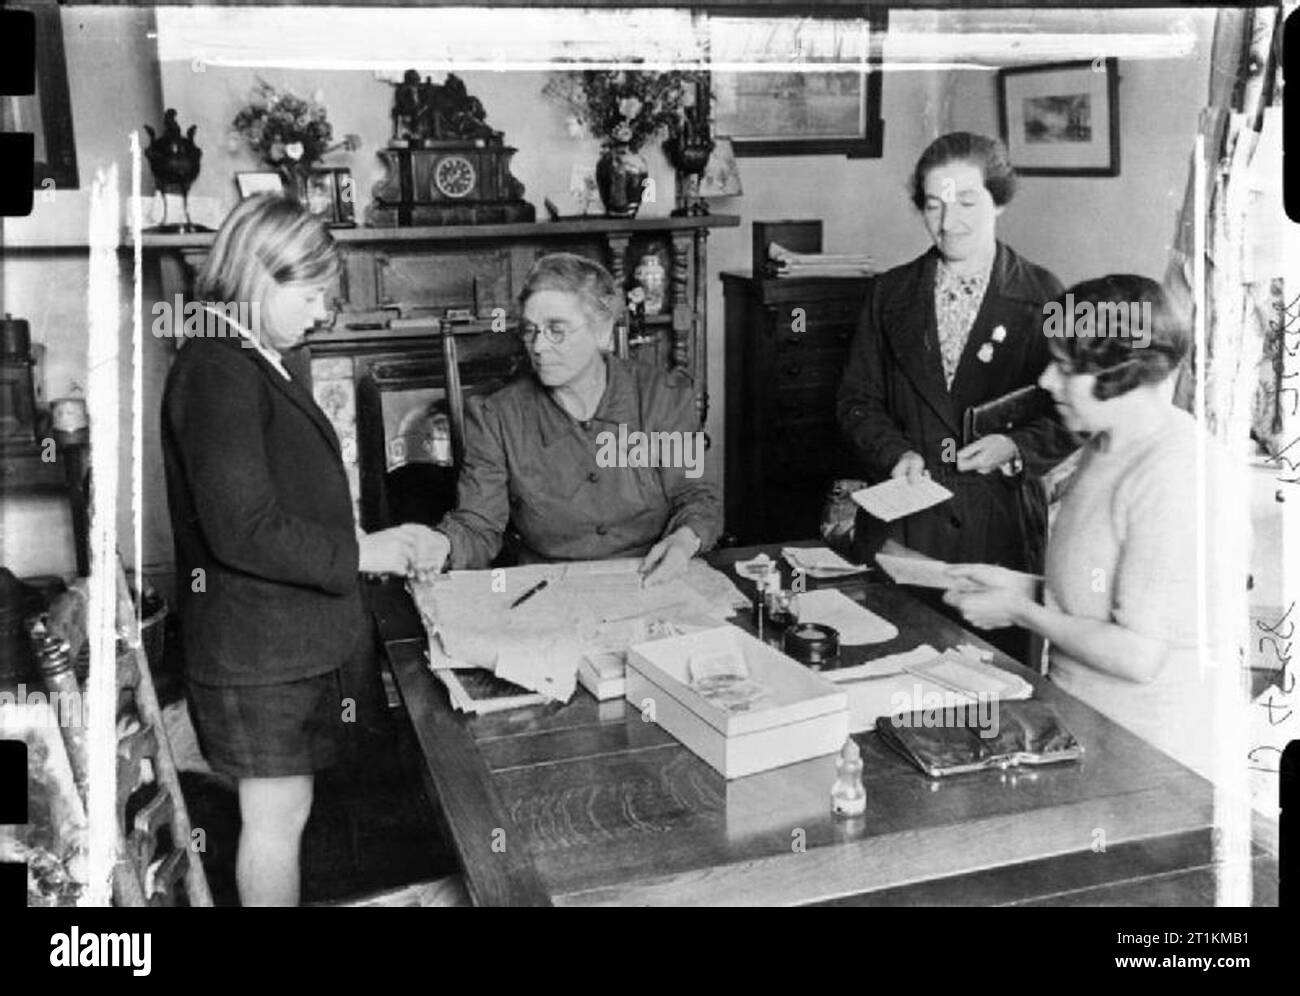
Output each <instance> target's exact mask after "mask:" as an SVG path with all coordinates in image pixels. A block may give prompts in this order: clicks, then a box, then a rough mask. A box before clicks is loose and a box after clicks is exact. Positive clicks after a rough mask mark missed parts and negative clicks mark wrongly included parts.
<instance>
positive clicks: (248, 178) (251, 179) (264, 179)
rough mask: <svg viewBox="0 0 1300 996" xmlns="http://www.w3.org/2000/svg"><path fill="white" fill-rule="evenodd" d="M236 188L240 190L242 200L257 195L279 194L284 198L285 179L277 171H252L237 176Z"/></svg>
mask: <svg viewBox="0 0 1300 996" xmlns="http://www.w3.org/2000/svg"><path fill="white" fill-rule="evenodd" d="M235 187H236V188H237V189H238V190H239V198H240V200H244V199H246V198H249V197H252V196H254V195H255V194H278V195H280V196H281V197H283V196H284V177H282V176H281V175H280V174H279V173H277V172H276V171H275V170H273V169H272V170H250V171H248V172H243V173H236V174H235Z"/></svg>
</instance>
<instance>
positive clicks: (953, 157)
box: [837, 132, 1075, 657]
mask: <svg viewBox="0 0 1300 996" xmlns="http://www.w3.org/2000/svg"><path fill="white" fill-rule="evenodd" d="M1014 190H1015V173H1014V172H1013V170H1012V168H1011V164H1010V162H1009V161H1008V159H1007V154H1006V150H1005V149H1004V148H1003V146H1002V145H1001V143H999V142H997V141H995V140H994V139H991V138H986V137H984V136H982V135H973V134H971V133H969V132H953V133H951V134H948V135H943V136H941V137H940V138H938V139H936V140H935V141H934V142H932V143H931V144H930V146H929V147H928V148H927V149H926V150H925V152H924V153H922V155H921V158H920V160H918V162H917V164H916V168H915V169H914V171H913V174H912V200H913V203H914V204H915V205H916V207H917V209H918V210H919V211H920V213H921V220H922V222H923V223H924V225H925V229H926V231H927V232H928V233H929V235H930V238H931V240H932V241H933V243H934V246H933V247H932V248H931V249H930V250H929V251H928V252H926V253H925V254H924V255H922V256H920V257H918V258H917V259H914V260H913V261H912V262H910V263H905V264H903V265H902V266H899V267H896V268H895V269H893V270H890V271H888V272H887V273H884V274H882V275H881V276H880V277H878V278H877V279H876V280H875V281H874V282H873V284H872V287H871V290H870V292H869V293H868V296H867V301H866V305H865V307H864V309H863V313H862V319H861V322H860V325H859V328H858V333H857V336H856V337H855V339H854V341H853V345H852V348H851V349H850V351H849V361H848V366H847V368H846V370H845V374H844V380H843V382H842V383H841V385H840V391H839V398H838V403H837V413H838V416H839V422H840V426H841V428H842V429H843V431H844V434H845V436H846V438H847V440H848V443H849V444H850V446H851V449H852V452H853V453H854V454H855V456H856V457H857V459H858V460H859V461H860V463H861V468H862V470H863V472H864V475H865V476H866V478H867V479H868V480H869V481H871V482H872V483H879V482H880V481H883V480H886V479H888V478H891V477H908V478H909V479H914V478H916V477H917V476H918V475H922V474H929V475H931V476H932V477H933V478H934V479H935V480H936V481H938V482H939V483H940V484H942V485H944V486H945V487H947V488H948V489H949V490H951V491H952V492H953V497H952V499H951V500H949V501H946V502H943V503H942V504H939V505H935V506H933V507H932V508H929V509H926V510H925V511H922V512H918V513H916V514H915V515H911V516H908V517H906V518H904V519H901V520H898V521H896V522H895V523H894V527H895V529H894V530H893V535H894V536H895V537H896V538H897V539H899V540H900V541H901V542H903V543H904V544H906V545H907V546H909V547H911V548H912V549H914V550H917V551H919V552H920V553H924V554H927V555H929V556H932V557H938V558H940V559H943V560H948V561H953V562H957V563H962V562H965V561H966V559H967V558H968V557H975V558H976V559H978V560H980V561H981V562H985V563H994V564H1000V565H1002V566H1003V567H1008V568H1011V569H1013V570H1021V571H1030V572H1035V573H1037V572H1039V571H1041V569H1042V565H1041V558H1042V550H1043V547H1044V543H1045V539H1046V537H1045V533H1046V523H1047V516H1046V510H1045V502H1044V498H1043V495H1042V488H1041V487H1040V486H1038V485H1037V481H1036V480H1035V479H1034V477H1035V476H1036V475H1037V474H1041V473H1042V472H1044V471H1045V470H1047V469H1049V468H1050V467H1051V466H1053V465H1054V464H1055V463H1057V462H1058V461H1059V460H1061V459H1062V458H1063V457H1064V456H1066V455H1067V454H1068V453H1069V452H1070V451H1071V450H1072V449H1073V448H1074V446H1075V444H1074V442H1073V440H1072V439H1071V438H1070V437H1069V435H1068V433H1066V432H1065V430H1064V429H1062V428H1061V426H1060V425H1059V423H1058V422H1057V421H1056V419H1055V417H1054V416H1052V415H1044V416H1042V417H1040V418H1036V419H1034V420H1032V421H1029V422H1026V423H1025V424H1023V425H1020V426H1018V427H1016V428H1014V429H1012V430H1010V431H1009V432H1007V433H1006V434H1000V433H999V434H994V435H989V436H985V437H983V438H982V439H979V440H976V441H975V442H973V443H971V444H969V445H966V446H963V445H962V442H963V440H962V417H963V413H964V412H965V411H966V410H967V409H968V408H970V407H972V406H975V405H980V404H983V403H985V402H988V401H991V400H993V399H995V398H998V397H1000V396H1002V395H1004V394H1007V393H1008V392H1011V391H1014V390H1016V389H1018V388H1021V387H1025V386H1027V385H1031V384H1034V383H1035V382H1036V381H1037V379H1038V376H1039V374H1041V373H1042V372H1043V369H1044V367H1046V366H1047V363H1048V361H1049V355H1048V350H1047V337H1046V336H1045V335H1044V334H1043V305H1044V303H1045V302H1048V301H1051V300H1053V299H1054V298H1055V297H1056V296H1057V295H1058V294H1060V293H1061V290H1062V288H1061V283H1060V281H1059V280H1057V279H1056V277H1055V276H1053V275H1052V274H1051V273H1049V272H1048V271H1047V270H1045V269H1043V268H1042V267H1040V266H1036V265H1034V264H1033V263H1031V262H1029V261H1028V260H1026V259H1024V258H1023V257H1021V256H1020V255H1018V254H1017V253H1015V252H1014V251H1012V250H1011V249H1010V248H1009V247H1008V246H1006V245H1004V244H1003V243H1001V242H999V241H998V240H997V235H996V226H997V219H998V216H999V215H1000V214H1001V213H1002V210H1003V208H1004V207H1005V206H1006V204H1007V203H1008V202H1009V201H1010V200H1011V196H1012V194H1013V192H1014ZM1048 410H1049V411H1050V406H1049V407H1048ZM1025 475H1030V476H1029V477H1028V478H1026V476H1025ZM873 525H874V528H873ZM872 532H875V534H876V536H877V538H879V536H880V525H879V523H874V524H873V523H872V522H870V521H867V518H866V513H859V517H858V534H859V537H862V535H863V534H866V533H872ZM859 545H860V547H861V543H860V544H859ZM940 607H942V605H941V603H940ZM1008 632H1009V631H1008ZM1001 643H1002V645H1004V649H1007V650H1009V652H1012V653H1013V654H1014V655H1015V656H1017V657H1022V656H1023V651H1024V640H1023V634H1020V633H1019V632H1018V631H1017V632H1016V633H1015V634H1014V635H1004V636H1002V637H1001Z"/></svg>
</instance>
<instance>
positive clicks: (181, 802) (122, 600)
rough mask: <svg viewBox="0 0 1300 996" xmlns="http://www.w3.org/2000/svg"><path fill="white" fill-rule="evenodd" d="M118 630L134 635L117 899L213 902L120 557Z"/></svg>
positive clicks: (127, 655)
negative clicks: (194, 841)
mask: <svg viewBox="0 0 1300 996" xmlns="http://www.w3.org/2000/svg"><path fill="white" fill-rule="evenodd" d="M117 621H118V631H119V632H126V633H131V634H133V638H131V639H129V640H128V644H129V645H128V646H127V647H126V648H125V649H124V650H121V651H120V652H119V654H118V658H117V688H118V709H117V717H118V742H117V814H118V856H117V862H116V864H115V865H114V868H113V901H114V902H115V903H116V904H117V905H119V906H178V905H182V903H181V899H182V896H183V898H184V900H185V901H186V903H187V904H188V905H190V906H211V905H212V893H211V891H210V890H209V888H208V880H207V876H206V875H205V874H204V872H203V861H202V859H201V858H200V850H199V849H198V848H195V847H192V846H191V844H192V837H191V831H192V829H193V828H192V827H191V826H190V817H189V811H188V810H187V809H186V808H185V799H184V796H183V795H182V794H181V784H180V778H179V776H178V774H177V771H176V763H175V760H174V759H173V757H172V750H171V743H170V742H169V740H168V738H167V731H166V727H165V726H164V723H163V715H162V710H161V709H160V708H159V706H158V697H157V695H156V694H155V692H154V685H153V677H152V676H151V674H150V673H149V661H148V659H147V657H146V655H145V651H144V647H143V645H142V643H141V641H140V639H139V634H138V633H134V630H135V628H136V621H135V607H134V605H133V604H132V601H131V595H130V592H129V591H128V589H127V585H126V574H125V572H124V571H123V570H122V563H121V558H120V557H119V558H118V563H117Z"/></svg>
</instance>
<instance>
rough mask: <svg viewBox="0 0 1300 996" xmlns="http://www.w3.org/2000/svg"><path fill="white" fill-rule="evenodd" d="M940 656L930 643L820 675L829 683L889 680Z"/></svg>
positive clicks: (822, 672) (833, 669) (821, 672)
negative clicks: (911, 667) (911, 666)
mask: <svg viewBox="0 0 1300 996" xmlns="http://www.w3.org/2000/svg"><path fill="white" fill-rule="evenodd" d="M938 656H939V651H937V650H935V649H934V647H932V646H930V645H929V644H928V643H923V644H921V645H920V646H919V647H916V648H914V649H912V650H905V651H903V652H902V653H901V654H886V655H885V656H884V657H877V658H876V659H875V660H873V661H867V662H866V663H864V664H855V665H853V666H852V667H840V668H832V669H831V670H829V671H819V672H818V673H819V674H820V675H821V676H822V677H823V678H825V679H826V680H827V681H834V682H841V681H861V680H862V679H863V678H888V677H890V676H891V675H896V674H903V673H904V672H906V670H907V668H908V666H909V665H913V664H924V663H925V662H926V661H932V660H934V659H935V658H936V657H938Z"/></svg>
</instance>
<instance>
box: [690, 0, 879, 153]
mask: <svg viewBox="0 0 1300 996" xmlns="http://www.w3.org/2000/svg"><path fill="white" fill-rule="evenodd" d="M887 17H888V15H887V13H886V12H885V11H884V10H881V9H877V8H873V9H872V10H871V11H869V12H868V14H867V16H866V21H867V25H868V28H869V32H870V37H871V38H872V39H873V42H872V43H871V44H870V45H869V47H868V49H867V54H866V57H865V59H863V60H862V62H861V65H862V68H861V69H856V68H855V69H843V68H837V69H834V70H827V71H824V72H823V71H818V70H816V69H815V68H810V69H808V70H803V69H800V70H794V71H790V70H787V69H784V68H782V69H776V70H773V71H770V72H768V71H762V70H755V71H750V70H746V71H744V72H732V71H726V70H717V69H715V70H713V71H712V73H711V78H712V98H711V99H712V115H713V130H714V133H715V134H720V135H727V136H729V138H730V139H731V148H732V151H733V152H734V154H735V156H736V157H737V158H739V157H742V156H801V155H836V154H843V155H845V156H848V157H849V158H851V159H856V158H879V157H880V156H881V155H882V153H883V147H884V122H883V121H882V120H881V117H880V91H881V78H882V66H881V51H882V46H881V45H880V44H879V43H878V42H875V41H874V39H877V38H883V37H884V34H885V30H886V28H887ZM847 42H848V44H849V46H850V50H852V40H851V39H847ZM796 61H802V56H801V57H800V58H799V59H798V60H796ZM817 61H819V56H818V54H817V53H812V54H810V56H809V57H808V59H807V62H808V65H809V66H812V67H815V65H816V63H817Z"/></svg>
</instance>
